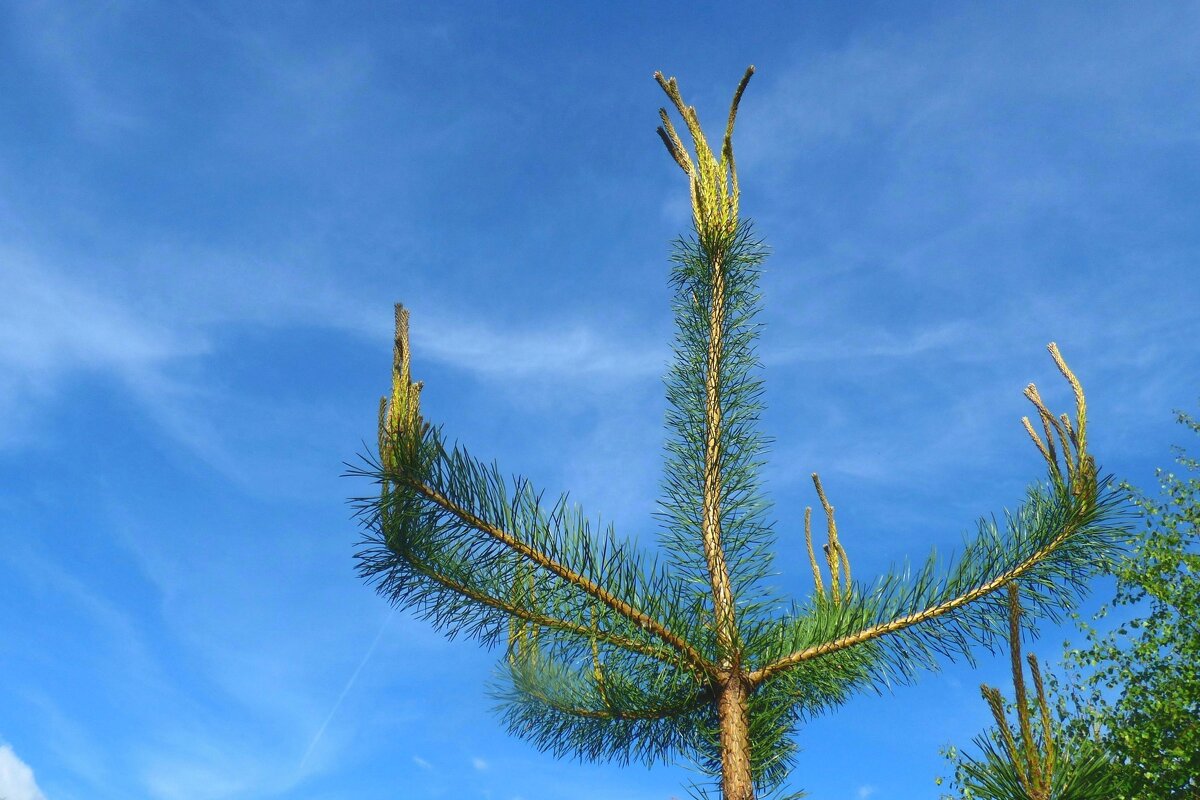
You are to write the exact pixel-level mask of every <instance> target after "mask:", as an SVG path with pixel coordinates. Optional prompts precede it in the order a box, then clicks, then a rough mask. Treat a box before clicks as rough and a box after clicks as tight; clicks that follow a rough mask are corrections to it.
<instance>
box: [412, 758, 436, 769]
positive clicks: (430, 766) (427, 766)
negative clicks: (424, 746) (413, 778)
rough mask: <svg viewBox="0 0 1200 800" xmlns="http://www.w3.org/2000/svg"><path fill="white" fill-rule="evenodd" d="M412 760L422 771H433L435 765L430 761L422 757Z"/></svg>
mask: <svg viewBox="0 0 1200 800" xmlns="http://www.w3.org/2000/svg"><path fill="white" fill-rule="evenodd" d="M412 760H413V763H414V764H416V765H417V766H418V767H420V768H421V769H424V770H431V769H433V764H430V763H429V762H428V761H426V760H425V759H423V758H421V757H420V756H413V757H412Z"/></svg>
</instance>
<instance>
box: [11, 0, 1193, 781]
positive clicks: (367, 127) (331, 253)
mask: <svg viewBox="0 0 1200 800" xmlns="http://www.w3.org/2000/svg"><path fill="white" fill-rule="evenodd" d="M1198 35H1200V5H1197V4H1195V3H1174V4H1153V5H1151V4H1105V3H1093V4H1087V5H1082V4H1035V3H1017V4H1004V5H1003V7H1002V8H1001V7H1000V6H999V4H996V5H994V6H986V5H984V4H936V3H935V4H918V3H908V4H884V3H880V4H874V3H861V4H854V5H850V4H844V3H807V4H788V3H780V4H759V3H744V4H739V5H737V6H736V7H735V6H733V5H725V6H722V5H717V4H709V3H674V2H662V3H656V4H641V3H638V4H624V3H606V4H582V3H560V4H554V5H551V4H536V5H535V4H522V3H486V2H479V3H451V2H443V3H438V4H423V5H421V6H417V5H415V4H411V5H401V4H370V5H367V4H358V3H339V4H336V5H335V4H332V3H329V4H301V3H287V4H267V3H260V4H247V3H184V2H164V3H144V2H124V1H123V0H111V1H110V2H104V3H91V4H78V5H76V4H67V3H56V2H13V3H5V4H0V520H2V524H0V630H2V631H3V636H0V791H3V792H7V793H8V796H9V800H37V799H38V798H43V797H44V798H47V800H106V799H107V798H139V799H140V798H147V799H148V800H176V799H179V800H183V798H187V799H188V800H220V799H222V798H247V799H257V798H289V799H292V798H295V800H323V799H325V798H343V797H355V798H361V800H371V799H372V798H394V797H418V798H420V797H431V798H434V797H462V798H481V799H483V800H518V799H520V800H557V799H558V798H563V799H564V800H576V799H578V800H583V799H584V798H594V797H601V796H602V797H605V798H610V799H611V800H650V799H651V798H663V799H664V800H665V798H668V797H672V796H676V797H682V796H684V789H683V785H684V784H686V783H687V782H688V781H689V780H690V779H691V778H692V777H693V776H692V773H690V772H689V771H688V770H687V769H686V768H685V767H682V766H667V767H659V768H655V769H654V770H650V771H647V770H646V769H645V768H643V767H632V768H627V769H620V768H617V767H616V766H612V765H592V764H585V765H580V764H578V763H572V762H560V761H556V760H553V759H552V758H550V757H548V756H545V755H542V754H539V753H537V752H536V751H534V750H532V749H531V748H530V747H529V746H527V745H525V744H524V743H522V742H520V741H517V740H514V739H511V738H509V737H508V736H507V735H506V734H505V733H504V732H503V730H502V729H501V727H500V724H499V722H498V721H497V719H496V717H495V716H494V715H492V714H491V712H490V710H489V709H490V707H491V700H489V698H488V697H487V695H486V693H485V690H484V685H485V683H486V681H487V679H488V677H489V675H490V674H491V670H492V667H493V664H494V662H495V660H496V658H497V654H496V653H488V652H485V651H482V650H481V649H480V648H478V647H477V646H476V645H475V644H474V643H472V642H469V641H466V642H464V641H453V642H449V641H446V640H445V639H444V638H443V637H441V636H440V635H439V634H437V633H435V632H433V631H432V630H431V629H430V628H429V627H428V626H427V625H425V624H424V623H422V622H420V621H417V620H414V619H412V618H411V617H410V616H409V615H407V614H405V613H402V612H396V613H391V612H389V609H388V607H387V606H386V604H385V602H384V601H383V600H381V599H380V598H378V597H377V596H376V595H375V594H374V593H373V592H372V591H371V590H369V589H368V588H366V587H364V586H363V585H361V584H360V583H359V581H358V580H357V579H356V578H355V576H354V571H353V570H354V562H353V559H352V553H353V549H354V542H355V541H356V539H357V536H358V534H357V531H356V529H355V526H354V525H353V523H352V522H351V520H350V519H349V509H348V508H347V506H346V504H345V498H346V497H348V496H350V495H353V494H357V493H360V492H362V491H363V489H364V487H363V486H361V485H356V484H355V483H354V482H353V481H351V480H349V479H345V478H341V477H339V475H340V473H341V472H342V470H343V466H342V462H343V461H346V460H351V459H353V457H354V456H355V454H356V452H359V451H361V450H362V449H363V445H362V442H364V441H368V442H369V441H372V440H373V438H374V423H375V414H376V407H377V406H376V404H377V401H378V396H379V395H380V394H382V393H383V392H384V390H385V389H386V384H387V380H388V370H389V364H390V361H389V360H390V325H391V319H392V311H391V306H392V303H393V302H394V301H398V300H399V301H403V302H404V303H405V304H406V305H407V306H409V307H410V308H411V310H412V320H413V345H414V349H415V356H414V370H415V373H416V375H417V377H419V378H422V379H423V380H424V381H425V383H426V390H425V394H424V398H423V407H424V409H425V411H426V412H427V414H428V416H430V417H431V418H433V419H434V420H436V421H438V422H441V423H444V424H445V426H446V430H447V432H448V433H449V434H450V435H451V436H454V437H457V438H458V439H460V440H461V441H462V442H464V443H465V444H467V445H468V446H469V447H470V448H471V450H472V452H473V453H474V454H475V455H477V456H480V457H483V458H485V459H489V460H490V459H492V458H495V459H497V460H499V462H500V464H501V466H502V468H503V469H504V470H506V471H509V472H517V473H521V474H524V475H526V476H528V477H530V478H531V479H533V480H534V482H535V483H536V484H537V485H539V486H540V487H543V488H544V489H546V490H547V491H548V493H550V494H554V493H556V492H559V491H562V490H566V489H570V490H571V492H572V495H573V497H574V498H575V499H576V500H578V501H579V502H580V503H581V504H582V506H583V508H584V509H585V510H587V511H588V513H589V514H591V515H593V516H595V515H603V516H604V518H606V519H611V520H613V521H614V522H615V523H616V525H617V528H618V530H620V531H624V532H627V533H628V534H629V535H630V536H637V537H639V538H641V539H650V538H652V537H653V536H654V532H655V531H654V523H653V522H652V521H651V514H652V513H653V511H654V508H655V505H654V503H655V498H656V496H657V486H658V481H659V477H660V456H661V444H662V439H663V428H662V421H663V414H664V410H665V401H664V398H663V390H662V383H661V376H662V374H663V373H664V371H665V365H666V363H667V358H668V355H669V343H670V338H671V334H672V330H671V321H670V314H669V305H668V304H669V290H668V287H667V282H666V277H667V273H668V269H669V265H668V262H667V257H668V254H669V242H670V240H671V239H673V238H674V237H675V236H677V235H679V234H681V233H684V232H685V231H686V228H687V225H688V221H689V212H688V207H687V196H686V187H685V185H684V183H683V179H682V176H681V175H680V173H679V171H678V169H677V167H675V165H674V164H673V163H672V162H671V161H670V159H669V157H668V156H667V154H666V153H665V152H664V150H663V148H662V145H661V143H660V142H659V140H658V139H657V137H656V136H655V134H654V128H655V126H656V124H657V115H656V110H657V108H658V107H659V106H660V105H662V104H663V102H664V98H663V97H662V96H661V93H660V90H659V88H658V86H657V85H656V84H655V83H654V81H653V80H652V79H651V74H652V73H653V72H654V70H658V69H661V70H663V71H664V72H665V73H667V74H668V75H677V76H678V77H679V79H680V83H681V86H682V88H683V90H684V93H685V96H686V97H687V98H688V99H689V102H692V103H694V104H696V106H697V107H698V109H699V112H700V116H701V119H702V120H707V121H709V122H710V123H712V122H713V121H718V122H719V121H720V120H722V118H723V115H724V110H725V108H726V104H727V102H728V98H729V96H730V93H731V92H732V90H733V88H734V86H735V84H736V82H737V79H738V78H739V76H740V75H741V73H742V70H743V69H744V68H745V66H746V65H747V64H750V63H754V64H755V65H757V67H758V75H757V76H756V77H755V79H754V80H753V81H752V83H751V85H750V88H749V89H748V91H747V94H746V96H745V99H744V101H743V103H742V110H741V117H740V122H739V125H740V127H739V131H738V136H737V139H736V142H737V147H738V153H739V167H740V172H741V176H742V186H743V191H744V194H743V203H742V205H743V212H744V213H745V214H746V215H748V216H750V217H753V218H754V219H755V220H756V224H757V226H758V230H759V232H760V233H761V234H762V235H763V237H764V238H765V239H766V241H767V242H768V243H769V244H770V245H771V247H772V249H773V255H772V257H771V259H770V260H769V262H768V264H767V267H766V272H765V275H764V278H763V290H764V302H765V311H764V314H763V322H764V323H765V325H766V329H765V333H764V335H763V338H762V341H761V355H762V358H763V361H764V364H765V377H766V381H767V395H766V400H767V403H768V410H767V412H766V413H765V416H764V420H763V425H764V428H765V430H766V431H767V433H768V434H770V435H771V436H774V437H775V438H776V444H775V446H774V448H773V453H772V460H771V464H770V466H769V468H768V469H767V470H766V473H765V480H766V482H767V488H768V491H769V493H770V495H771V497H772V499H773V500H774V503H775V512H776V514H775V515H776V518H777V519H778V525H777V530H778V533H779V552H780V554H781V558H780V559H779V561H778V564H779V565H780V568H781V570H782V574H781V575H780V579H779V580H780V583H781V585H782V586H783V587H784V588H785V589H787V590H788V591H791V592H807V591H809V589H810V586H809V584H808V580H807V577H806V566H805V563H806V562H805V560H804V558H803V556H802V555H801V544H802V542H801V538H802V537H801V536H800V526H799V525H798V524H797V520H798V519H799V518H800V516H801V515H802V513H803V507H804V506H805V505H806V504H812V503H813V502H814V500H815V498H814V497H813V493H812V489H811V485H810V484H809V482H808V475H809V473H810V472H812V471H814V470H817V471H819V472H820V473H821V475H822V477H823V480H824V482H825V485H826V488H827V489H828V491H829V492H830V495H831V497H832V500H833V502H834V504H835V505H837V507H838V517H839V527H840V529H841V530H842V536H843V541H844V543H845V544H846V546H847V548H848V549H849V551H850V555H851V558H852V559H853V561H854V564H855V574H856V576H858V577H863V578H865V577H868V576H870V575H871V574H873V573H876V572H878V571H880V570H882V569H884V568H885V567H886V566H887V565H888V564H891V563H893V562H896V561H899V560H901V559H902V558H903V557H904V556H905V555H912V556H915V557H922V556H924V555H925V554H926V553H927V552H928V551H929V548H930V547H931V546H937V547H938V548H939V550H943V551H944V550H948V549H951V548H953V546H954V545H955V544H956V543H958V542H959V541H960V537H961V534H962V533H963V532H964V531H966V530H968V529H969V528H970V527H971V526H972V525H973V522H974V520H975V519H976V518H977V517H978V516H980V515H984V514H989V513H993V512H996V513H998V512H1000V511H1001V510H1002V509H1003V508H1004V507H1005V506H1010V507H1011V506H1012V505H1013V504H1015V503H1016V502H1018V501H1019V499H1020V496H1021V491H1022V488H1023V486H1024V485H1025V484H1026V483H1027V482H1028V481H1030V480H1032V479H1034V478H1036V477H1038V476H1039V474H1040V469H1039V458H1038V456H1037V454H1036V452H1035V451H1034V450H1033V448H1032V447H1031V446H1030V445H1029V443H1028V441H1027V440H1026V438H1025V435H1024V433H1023V431H1022V430H1021V427H1020V424H1019V422H1018V420H1019V418H1020V416H1021V415H1022V414H1024V413H1026V408H1025V401H1024V400H1023V398H1022V396H1021V390H1022V388H1023V387H1024V386H1025V384H1026V383H1028V382H1029V381H1031V380H1032V381H1037V382H1038V384H1039V386H1041V387H1042V390H1043V394H1044V395H1046V396H1048V398H1049V399H1050V400H1051V402H1052V403H1054V404H1056V405H1057V406H1059V407H1066V405H1067V404H1068V402H1069V393H1068V392H1067V391H1066V390H1065V387H1064V386H1063V385H1062V384H1061V382H1060V380H1059V379H1058V377H1057V374H1056V372H1055V370H1054V367H1053V365H1052V363H1051V361H1050V359H1049V357H1048V356H1047V355H1046V353H1045V351H1044V346H1045V345H1046V343H1047V342H1050V341H1057V342H1058V343H1059V345H1060V346H1061V348H1062V350H1063V352H1064V353H1065V355H1066V356H1067V358H1068V360H1069V361H1070V363H1071V364H1072V366H1073V367H1074V368H1075V370H1076V372H1077V373H1078V374H1079V376H1080V378H1081V379H1082V380H1083V382H1084V384H1085V386H1086V387H1087V389H1088V392H1089V398H1090V405H1089V408H1090V413H1091V424H1092V437H1091V438H1092V442H1093V446H1094V450H1095V452H1096V454H1097V456H1098V458H1099V460H1100V462H1101V463H1102V465H1103V466H1104V468H1105V469H1106V470H1107V471H1110V472H1113V473H1116V474H1118V475H1120V476H1122V477H1126V478H1128V479H1129V480H1131V481H1133V482H1134V483H1136V484H1138V485H1142V486H1145V487H1147V488H1150V487H1152V486H1153V481H1154V479H1153V468H1154V467H1155V466H1156V465H1166V464H1167V463H1168V462H1169V459H1170V452H1169V446H1170V445H1171V444H1172V443H1175V442H1179V441H1181V436H1180V433H1181V431H1182V429H1181V428H1179V427H1178V426H1176V425H1174V424H1173V417H1172V413H1171V411H1172V409H1174V408H1184V409H1191V410H1193V411H1194V410H1196V404H1197V398H1198V397H1200V380H1198V379H1197V376H1200V352H1198V350H1197V347H1196V344H1195V343H1196V341H1197V340H1198V338H1200V321H1198V320H1200V315H1198V314H1197V313H1196V309H1198V308H1200V280H1198V279H1197V275H1200V272H1198V271H1197V267H1196V262H1197V260H1198V259H1200V226H1198V225H1197V224H1196V222H1197V219H1198V218H1200V201H1198V198H1200V84H1197V82H1196V77H1195V76H1196V75H1197V74H1200V50H1198V49H1197V48H1196V47H1195V42H1196V41H1197V37H1198ZM1106 591H1107V589H1106V587H1105V585H1104V584H1103V583H1100V584H1098V585H1097V592H1098V593H1097V594H1096V596H1095V597H1094V598H1093V604H1094V603H1095V602H1099V601H1100V600H1102V599H1103V598H1104V593H1105V592H1106ZM1069 634H1070V630H1069V629H1068V628H1064V629H1062V630H1057V629H1054V628H1049V629H1047V630H1046V631H1045V635H1044V636H1043V637H1042V639H1041V640H1040V641H1039V643H1038V644H1037V645H1035V646H1034V648H1033V649H1034V650H1035V651H1036V652H1039V653H1040V654H1041V655H1042V657H1043V658H1044V659H1047V660H1049V661H1054V660H1055V659H1056V658H1057V657H1058V656H1059V654H1060V653H1061V644H1062V639H1063V637H1064V636H1066V635H1069ZM980 681H988V682H990V683H993V684H999V685H1001V686H1007V685H1008V683H1007V681H1008V677H1007V673H1006V667H1005V665H1004V663H1003V661H1001V660H997V659H993V658H983V659H981V661H980V665H979V668H978V669H977V670H972V669H971V668H970V667H969V666H967V665H965V664H961V663H960V664H949V665H947V666H946V667H945V669H944V670H943V671H942V672H940V673H938V674H930V675H927V676H925V677H924V678H923V679H922V681H921V682H920V683H919V684H918V685H916V686H913V687H900V688H897V689H896V691H895V692H894V693H893V694H890V695H884V696H866V697H862V698H860V699H857V700H855V701H853V702H851V703H850V704H848V705H847V706H845V707H844V708H843V709H841V710H840V711H839V712H838V713H837V714H835V715H833V716H830V717H827V718H824V719H821V720H818V721H816V722H813V723H812V724H810V725H808V726H807V727H806V728H805V729H804V730H803V731H802V732H801V735H800V743H801V746H802V748H803V752H802V753H801V756H800V759H799V763H798V765H797V769H796V772H795V774H794V787H795V788H805V789H808V790H809V791H811V792H812V796H813V797H814V798H818V799H819V800H859V799H864V800H865V798H871V799H872V800H909V799H910V798H919V797H930V798H932V797H936V795H937V789H936V787H935V786H934V785H933V778H934V776H935V775H937V774H939V773H940V772H944V771H945V770H944V767H943V765H942V761H941V759H940V758H939V756H938V752H937V751H938V748H939V747H940V746H941V745H943V744H947V743H951V742H957V743H959V744H965V743H966V742H967V740H969V738H970V737H971V736H972V735H974V734H975V733H977V732H978V731H979V730H980V729H981V728H982V726H983V725H984V724H985V722H986V714H987V712H986V709H985V707H984V704H983V702H982V701H981V699H980V698H979V694H978V691H977V685H978V683H979V682H980ZM4 782H7V785H5V783H4Z"/></svg>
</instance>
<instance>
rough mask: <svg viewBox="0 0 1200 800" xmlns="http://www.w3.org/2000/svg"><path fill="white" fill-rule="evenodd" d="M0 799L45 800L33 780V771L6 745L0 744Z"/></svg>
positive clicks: (35, 781)
mask: <svg viewBox="0 0 1200 800" xmlns="http://www.w3.org/2000/svg"><path fill="white" fill-rule="evenodd" d="M0 797H3V798H5V800H46V796H45V795H44V794H42V790H41V789H39V788H38V785H37V780H35V779H34V776H33V769H32V768H30V766H29V765H28V764H26V763H25V762H24V761H22V760H21V759H20V758H19V757H18V756H17V754H16V753H14V752H13V749H12V747H11V746H10V745H7V744H0Z"/></svg>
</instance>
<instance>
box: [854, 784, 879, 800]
mask: <svg viewBox="0 0 1200 800" xmlns="http://www.w3.org/2000/svg"><path fill="white" fill-rule="evenodd" d="M875 791H876V790H875V787H874V786H860V787H858V800H867V798H868V797H871V796H872V795H874V794H875Z"/></svg>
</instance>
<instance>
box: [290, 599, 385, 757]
mask: <svg viewBox="0 0 1200 800" xmlns="http://www.w3.org/2000/svg"><path fill="white" fill-rule="evenodd" d="M395 611H396V609H394V608H393V609H391V610H390V611H388V615H387V616H386V617H384V619H383V624H382V625H380V626H379V631H378V632H377V633H376V634H375V639H374V640H373V641H372V642H371V646H370V647H368V648H367V654H366V655H364V656H363V657H362V661H360V662H358V666H357V667H356V668H355V670H354V674H353V675H351V676H350V680H348V681H346V685H345V686H343V687H342V693H341V694H339V695H338V699H337V702H335V703H334V704H333V708H331V709H330V710H329V716H327V717H325V721H324V722H322V723H321V727H320V728H318V729H317V733H316V735H314V736H313V738H312V741H311V742H309V743H308V749H307V750H305V751H304V757H303V758H301V759H300V766H299V767H297V768H296V771H297V772H303V771H304V765H305V764H307V763H308V757H309V756H311V755H312V752H313V749H314V748H316V746H317V743H318V742H320V741H321V737H322V736H324V735H325V729H326V728H328V727H329V723H330V722H331V721H332V720H333V717H334V715H335V714H337V712H338V709H339V708H341V707H342V701H343V700H345V699H346V695H348V694H349V693H350V690H351V689H352V688H354V682H355V681H356V680H358V674H359V673H360V672H362V670H363V667H365V666H366V665H367V662H368V661H370V660H371V655H372V654H373V653H374V652H375V648H376V647H377V646H378V645H379V640H380V639H382V638H383V632H384V630H386V629H387V626H388V623H389V622H391V621H392V614H394V613H395Z"/></svg>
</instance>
